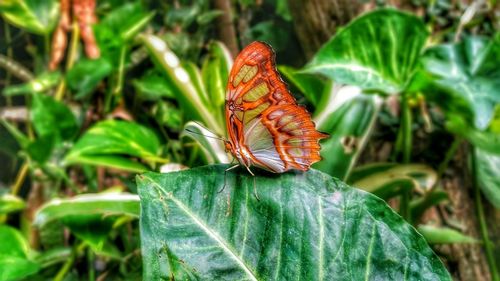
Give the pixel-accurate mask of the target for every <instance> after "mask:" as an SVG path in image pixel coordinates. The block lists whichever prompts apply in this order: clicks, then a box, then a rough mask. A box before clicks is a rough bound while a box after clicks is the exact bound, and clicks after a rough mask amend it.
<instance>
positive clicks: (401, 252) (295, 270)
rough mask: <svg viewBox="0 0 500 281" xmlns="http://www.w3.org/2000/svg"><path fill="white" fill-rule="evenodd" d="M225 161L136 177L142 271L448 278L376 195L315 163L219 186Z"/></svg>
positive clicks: (154, 275) (203, 275)
mask: <svg viewBox="0 0 500 281" xmlns="http://www.w3.org/2000/svg"><path fill="white" fill-rule="evenodd" d="M226 167H227V166H207V167H202V168H196V169H190V170H186V171H182V172H176V173H167V174H156V173H147V174H145V175H142V176H138V182H139V194H140V196H141V207H142V211H141V228H142V235H141V239H142V245H143V248H142V253H143V258H144V266H145V268H144V278H145V279H162V278H175V279H190V280H191V279H201V280H214V279H225V280H289V279H290V278H298V279H299V280H314V279H318V280H323V279H332V278H340V279H350V278H351V277H350V276H353V275H356V276H364V278H366V279H371V278H375V279H376V278H380V279H387V278H396V279H410V280H421V279H429V280H451V277H450V276H449V274H448V273H447V271H446V270H445V269H444V266H443V265H442V263H441V262H440V261H439V259H438V258H437V256H436V255H435V254H434V253H433V252H432V250H431V249H430V248H429V247H428V246H427V244H426V242H425V240H423V238H422V237H421V236H420V235H419V234H418V233H417V232H416V231H415V229H414V228H413V227H411V226H410V225H408V224H407V223H405V222H404V220H403V219H401V217H399V216H398V215H397V214H395V213H394V212H393V211H392V210H391V209H390V208H389V207H388V206H387V205H385V204H384V203H383V202H382V201H381V200H380V199H378V198H376V197H375V196H373V195H370V194H368V193H364V192H361V191H359V190H357V189H354V188H350V187H349V186H347V185H345V184H344V183H342V182H340V181H338V180H335V179H332V178H331V177H330V176H328V175H326V174H322V173H320V172H317V171H314V170H312V171H310V172H307V173H305V174H302V173H300V174H294V173H285V174H282V175H277V176H272V177H271V176H268V175H267V176H257V177H252V176H250V175H249V174H248V173H246V171H242V172H229V173H228V174H227V175H226V181H227V183H228V184H227V186H226V187H225V188H224V189H223V191H222V192H219V190H221V189H222V187H223V186H224V182H225V181H224V169H225V168H226ZM254 185H255V189H256V190H255V193H256V194H254V193H253V191H252V190H253V188H254ZM290 187H293V188H290ZM256 196H258V198H257V197H256ZM305 265H307V266H305Z"/></svg>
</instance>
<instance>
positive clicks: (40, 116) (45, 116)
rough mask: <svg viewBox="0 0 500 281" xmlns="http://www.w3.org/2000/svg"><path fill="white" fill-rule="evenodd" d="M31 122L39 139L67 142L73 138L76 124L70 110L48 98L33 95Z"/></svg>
mask: <svg viewBox="0 0 500 281" xmlns="http://www.w3.org/2000/svg"><path fill="white" fill-rule="evenodd" d="M31 121H32V122H33V127H34V129H35V131H36V133H37V135H38V136H39V137H42V138H43V137H47V136H53V137H55V138H56V139H57V140H68V139H71V138H73V137H74V136H75V134H76V133H77V130H78V124H77V122H76V119H75V117H74V115H73V113H72V112H71V110H70V109H69V108H68V107H67V106H66V105H65V104H63V103H61V102H58V101H56V100H54V98H52V97H50V96H45V95H42V94H34V95H33V103H32V105H31Z"/></svg>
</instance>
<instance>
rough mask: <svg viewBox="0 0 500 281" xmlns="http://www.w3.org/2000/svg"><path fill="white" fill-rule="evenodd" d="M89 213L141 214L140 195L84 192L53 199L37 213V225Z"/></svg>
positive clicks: (134, 215) (42, 225) (135, 215)
mask: <svg viewBox="0 0 500 281" xmlns="http://www.w3.org/2000/svg"><path fill="white" fill-rule="evenodd" d="M89 215H100V216H103V217H104V216H110V215H127V216H133V217H138V216H139V197H138V196H137V195H133V194H127V193H98V194H83V195H78V196H75V197H73V198H69V199H52V200H51V201H49V202H48V203H46V204H45V205H43V206H42V207H41V208H40V209H39V210H38V211H37V213H36V215H35V221H34V222H33V223H34V224H35V225H36V226H38V227H40V228H43V227H44V226H45V225H46V224H49V223H51V222H53V221H54V220H61V219H64V218H71V217H72V218H74V219H75V220H78V216H84V217H87V216H89Z"/></svg>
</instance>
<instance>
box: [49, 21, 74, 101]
mask: <svg viewBox="0 0 500 281" xmlns="http://www.w3.org/2000/svg"><path fill="white" fill-rule="evenodd" d="M71 30H72V32H71V43H70V47H69V52H68V58H67V61H66V71H68V70H70V69H71V68H72V67H73V65H74V64H75V60H76V53H77V51H78V40H79V38H80V28H79V27H78V23H77V22H76V21H73V24H72V26H71ZM65 93H66V80H65V79H61V82H59V85H58V86H57V91H56V94H55V96H54V98H55V100H57V101H61V100H62V99H63V98H64V94H65Z"/></svg>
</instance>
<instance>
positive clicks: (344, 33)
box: [306, 10, 427, 94]
mask: <svg viewBox="0 0 500 281" xmlns="http://www.w3.org/2000/svg"><path fill="white" fill-rule="evenodd" d="M426 38H427V31H426V28H425V25H424V23H423V22H422V21H421V20H420V19H419V18H417V17H415V16H413V15H410V14H406V13H403V12H399V11H397V10H377V11H375V12H371V13H368V14H366V15H364V16H361V17H359V18H358V19H356V20H354V21H352V22H351V23H350V24H349V25H348V26H347V27H345V28H343V29H342V30H341V31H339V32H338V33H337V34H336V35H335V36H334V37H332V38H331V39H330V41H328V42H327V43H326V44H325V45H324V46H323V47H322V48H321V50H319V52H318V53H317V54H316V55H315V56H314V58H313V60H312V61H311V62H310V63H309V64H308V67H307V68H306V70H307V71H308V72H313V73H321V74H324V75H326V76H328V77H330V78H332V79H334V80H335V81H336V82H338V83H345V84H351V85H357V86H360V87H362V88H364V89H368V90H377V91H380V92H383V93H387V94H395V93H400V92H401V91H403V90H404V89H405V88H406V86H407V84H408V82H409V80H410V78H411V77H412V75H413V73H414V71H415V66H416V65H417V61H418V58H419V55H420V53H421V52H422V48H423V46H424V43H425V39H426Z"/></svg>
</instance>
